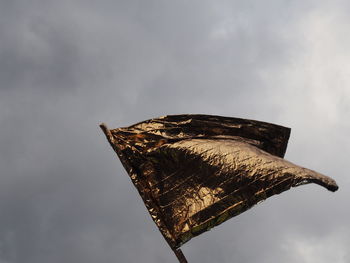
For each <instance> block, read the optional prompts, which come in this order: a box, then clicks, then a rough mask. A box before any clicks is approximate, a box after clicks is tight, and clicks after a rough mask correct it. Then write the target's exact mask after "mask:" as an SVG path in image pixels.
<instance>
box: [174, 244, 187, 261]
mask: <svg viewBox="0 0 350 263" xmlns="http://www.w3.org/2000/svg"><path fill="white" fill-rule="evenodd" d="M173 251H174V253H175V255H176V257H177V259H178V260H179V262H180V263H188V262H187V259H186V258H185V255H184V254H183V253H182V251H181V249H179V248H178V249H173Z"/></svg>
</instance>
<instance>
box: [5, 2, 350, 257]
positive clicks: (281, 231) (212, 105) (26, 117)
mask: <svg viewBox="0 0 350 263" xmlns="http://www.w3.org/2000/svg"><path fill="white" fill-rule="evenodd" d="M349 12H350V4H349V2H348V1H344V0H332V1H326V0H324V1H312V0H310V1H301V0H295V1H281V0H279V1H277V0H267V1H250V0H247V1H235V0H230V1H228V0H219V1H209V0H200V1H199V0H187V1H184V0H177V1H170V0H162V1H155V0H148V1H143V0H138V1H137V0H128V1H118V0H114V1H111V0H100V1H90V0H85V1H82V0H69V1H68V0H61V1H51V0H47V1H39V0H0V167H1V170H0V263H47V262H50V263H56V262H57V263H58V262H59V263H61V262H65V263H95V262H100V263H112V262H113V263H115V262H118V263H119V262H120V263H137V262H143V263H158V262H162V263H172V262H177V261H176V258H175V256H174V255H173V253H172V251H171V250H170V248H169V247H168V245H167V244H166V242H165V241H164V239H163V237H162V236H161V234H160V232H159V231H158V229H157V227H156V225H155V224H154V223H153V221H152V220H151V218H150V216H149V214H148V212H147V210H146V208H145V206H144V204H143V202H142V200H141V198H140V197H139V196H138V193H137V191H136V189H135V188H134V186H133V185H132V183H131V181H130V179H129V177H128V175H127V173H126V172H125V170H124V169H123V167H122V165H121V163H120V161H119V160H118V158H117V156H116V155H115V153H114V152H113V150H112V148H111V147H110V146H109V144H108V142H107V140H106V138H105V136H104V134H103V133H102V131H101V130H100V128H99V127H98V125H99V124H100V123H101V122H105V123H107V125H108V126H109V127H110V128H117V127H123V126H128V125H131V124H134V123H136V122H139V121H143V120H145V119H150V118H153V117H158V116H163V115H167V114H185V113H203V114H213V115H222V116H231V117H240V118H248V119H255V120H260V121H266V122H272V123H275V124H280V125H284V126H287V127H290V128H292V134H291V138H290V141H289V146H288V149H287V153H286V156H285V158H286V159H287V160H290V161H292V162H294V163H296V164H299V165H301V166H304V167H307V168H310V169H313V170H316V171H318V172H321V173H323V174H326V175H328V176H331V177H332V178H334V179H335V180H336V181H337V183H338V185H339V190H338V191H337V192H336V193H331V192H329V191H327V190H325V189H323V188H322V187H320V186H318V185H311V184H310V185H305V186H301V187H298V188H294V189H291V190H289V191H287V192H284V193H282V194H280V195H277V196H273V197H271V198H269V199H267V200H266V201H264V202H263V203H261V204H259V205H257V206H255V207H253V208H252V209H250V210H249V211H247V212H245V213H243V214H241V215H239V216H237V217H234V218H232V219H230V220H228V221H226V222H225V223H224V224H222V225H220V226H218V227H216V228H214V229H212V230H211V231H209V232H206V233H204V234H202V235H200V236H199V237H196V238H194V239H192V240H191V241H189V242H188V243H186V244H185V245H184V246H183V247H182V250H183V253H184V254H185V255H186V257H187V259H188V261H189V262H191V263H195V262H201V263H209V262H210V263H212V262H220V263H228V262H235V263H245V262H247V263H255V262H259V263H275V262H276V263H277V262H285V263H292V262H293V263H294V262H298V263H328V262H334V263H348V262H350V250H349V247H350V225H349V222H350V211H349V204H348V200H349V199H350V193H349V185H350V177H349V175H348V173H347V168H348V156H350V138H349V134H350V123H349V113H350V88H349V86H350V62H349V61H350V34H349V28H350V17H349V15H348V14H349Z"/></svg>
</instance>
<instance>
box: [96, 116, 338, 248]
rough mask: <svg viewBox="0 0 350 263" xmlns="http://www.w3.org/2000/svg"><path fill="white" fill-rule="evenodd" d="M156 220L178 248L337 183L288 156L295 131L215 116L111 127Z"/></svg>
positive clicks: (114, 142) (114, 141)
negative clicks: (315, 187)
mask: <svg viewBox="0 0 350 263" xmlns="http://www.w3.org/2000/svg"><path fill="white" fill-rule="evenodd" d="M101 128H102V129H103V131H104V132H105V134H106V137H107V139H108V141H109V142H110V144H111V146H112V147H113V149H114V150H115V152H116V153H117V154H118V156H119V158H120V160H121V162H122V164H123V166H124V167H125V169H126V171H127V173H128V174H129V176H130V178H131V180H132V182H133V184H134V185H135V186H136V188H137V190H138V192H139V193H140V195H141V197H142V199H143V201H144V203H145V205H146V207H147V209H148V211H149V213H150V215H151V217H152V219H153V220H154V222H155V223H156V225H157V226H158V228H159V230H160V232H161V233H162V234H163V236H164V237H165V239H166V240H167V242H168V243H169V245H170V246H171V247H172V248H173V250H176V249H177V248H179V247H180V246H181V245H182V244H184V243H185V242H187V241H188V240H190V239H191V238H193V237H195V236H197V235H199V234H201V233H203V232H205V231H208V230H210V229H211V228H212V227H214V226H217V225H219V224H221V223H223V222H224V221H226V220H228V219H230V218H232V217H234V216H236V215H239V214H240V213H242V212H244V211H246V210H247V209H249V208H251V207H252V206H254V205H255V204H257V203H259V202H261V201H263V200H265V199H266V198H268V197H270V196H273V195H275V194H279V193H281V192H283V191H286V190H288V189H290V188H291V187H295V186H299V185H303V184H308V183H316V184H319V185H321V186H323V187H325V188H327V189H328V190H330V191H336V190H337V189H338V186H337V184H336V183H335V181H334V180H333V179H331V178H329V177H327V176H324V175H321V174H319V173H317V172H315V171H312V170H309V169H306V168H302V167H300V166H297V165H295V164H293V163H291V162H288V161H286V160H284V159H283V157H284V154H285V151H286V148H287V143H288V139H289V135H290V129H289V128H286V127H282V126H279V125H275V124H270V123H266V122H260V121H254V120H247V119H239V118H229V117H220V116H211V115H172V116H164V117H160V118H155V119H151V120H147V121H143V122H140V123H137V124H135V125H132V126H129V127H125V128H118V129H112V130H109V129H108V128H107V126H105V125H104V124H102V125H101Z"/></svg>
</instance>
